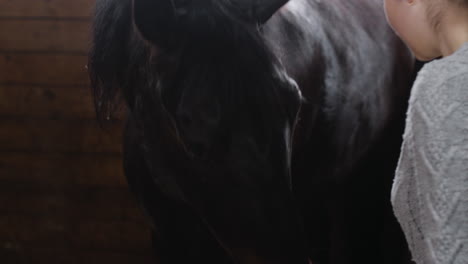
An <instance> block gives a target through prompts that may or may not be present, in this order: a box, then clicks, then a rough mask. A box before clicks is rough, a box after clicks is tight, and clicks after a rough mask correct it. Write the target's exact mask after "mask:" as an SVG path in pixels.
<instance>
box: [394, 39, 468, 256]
mask: <svg viewBox="0 0 468 264" xmlns="http://www.w3.org/2000/svg"><path fill="white" fill-rule="evenodd" d="M392 203H393V209H394V212H395V215H396V216H397V218H398V221H399V222H400V225H401V226H402V228H403V231H404V232H405V235H406V239H407V241H408V244H409V247H410V250H411V253H412V255H413V259H414V261H415V262H416V263H417V264H435V263H437V264H449V263H450V264H468V43H465V45H464V46H463V47H462V48H461V49H459V50H458V51H457V52H455V53H454V54H452V55H451V56H448V57H445V58H443V59H440V60H436V61H433V62H430V63H428V64H426V65H425V66H424V67H423V69H422V70H421V71H420V72H419V74H418V78H417V79H416V82H415V84H414V86H413V90H412V94H411V99H410V106H409V110H408V113H407V120H406V130H405V134H404V142H403V146H402V151H401V156H400V161H399V164H398V168H397V171H396V177H395V181H394V184H393V190H392Z"/></svg>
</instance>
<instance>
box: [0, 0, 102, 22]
mask: <svg viewBox="0 0 468 264" xmlns="http://www.w3.org/2000/svg"><path fill="white" fill-rule="evenodd" d="M94 2H95V0H72V1H71V0H32V1H31V0H0V17H19V18H25V17H52V18H84V17H89V16H90V15H91V14H92V10H93V5H94Z"/></svg>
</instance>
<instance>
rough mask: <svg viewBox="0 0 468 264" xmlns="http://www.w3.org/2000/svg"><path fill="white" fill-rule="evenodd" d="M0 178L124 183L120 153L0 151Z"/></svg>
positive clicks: (53, 182) (45, 182) (32, 181)
mask: <svg viewBox="0 0 468 264" xmlns="http://www.w3.org/2000/svg"><path fill="white" fill-rule="evenodd" d="M0 182H4V183H5V182H9V183H10V184H12V183H14V184H32V185H34V186H40V185H44V186H48V187H49V188H60V187H61V186H64V185H71V186H80V187H126V186H127V181H126V179H125V176H124V174H123V167H122V162H121V157H120V155H90V154H85V155H81V154H78V155H62V154H54V153H52V154H47V153H46V154H35V153H0Z"/></svg>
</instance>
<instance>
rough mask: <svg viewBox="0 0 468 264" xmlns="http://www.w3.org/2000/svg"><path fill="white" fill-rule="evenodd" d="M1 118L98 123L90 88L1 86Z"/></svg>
mask: <svg viewBox="0 0 468 264" xmlns="http://www.w3.org/2000/svg"><path fill="white" fill-rule="evenodd" d="M0 116H8V117H18V118H22V117H33V118H48V119H66V118H70V119H77V118H79V119H94V118H95V116H96V114H95V111H94V104H93V96H92V94H91V89H90V88H89V87H87V86H68V87H67V86H50V85H49V86H47V85H0Z"/></svg>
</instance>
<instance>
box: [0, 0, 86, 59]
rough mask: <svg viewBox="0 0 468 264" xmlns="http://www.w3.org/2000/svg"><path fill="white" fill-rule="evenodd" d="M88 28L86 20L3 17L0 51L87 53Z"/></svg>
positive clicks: (0, 32) (0, 27)
mask: <svg viewBox="0 0 468 264" xmlns="http://www.w3.org/2000/svg"><path fill="white" fill-rule="evenodd" d="M1 1H2V0H0V2H1ZM36 1H37V0H36ZM29 2H31V3H34V2H35V1H29ZM69 2H71V3H73V2H74V1H69ZM0 10H1V6H0ZM90 31H91V29H90V23H89V22H88V21H69V20H43V21H41V20H39V21H35V20H4V21H1V22H0V52H3V53H5V52H11V51H15V52H19V51H38V52H49V53H53V52H61V53H66V52H72V53H81V54H86V53H87V51H88V48H89V43H90V35H91V33H90Z"/></svg>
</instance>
